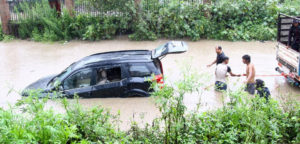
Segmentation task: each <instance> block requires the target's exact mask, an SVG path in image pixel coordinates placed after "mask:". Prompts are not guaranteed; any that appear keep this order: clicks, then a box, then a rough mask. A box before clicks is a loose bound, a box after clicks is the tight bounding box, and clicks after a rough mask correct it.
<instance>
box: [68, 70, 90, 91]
mask: <svg viewBox="0 0 300 144" xmlns="http://www.w3.org/2000/svg"><path fill="white" fill-rule="evenodd" d="M92 72H93V71H92V70H91V69H87V70H82V71H79V72H77V73H75V74H73V75H71V76H69V77H68V78H66V79H65V80H64V83H63V87H64V89H65V90H68V89H76V88H84V87H88V86H90V85H91V78H92Z"/></svg>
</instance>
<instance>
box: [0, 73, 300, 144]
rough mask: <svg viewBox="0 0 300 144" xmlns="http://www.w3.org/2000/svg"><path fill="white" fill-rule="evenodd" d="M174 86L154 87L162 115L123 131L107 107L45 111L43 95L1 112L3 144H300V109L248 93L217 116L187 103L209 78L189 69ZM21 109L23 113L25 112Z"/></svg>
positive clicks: (75, 106)
mask: <svg viewBox="0 0 300 144" xmlns="http://www.w3.org/2000/svg"><path fill="white" fill-rule="evenodd" d="M187 71H189V72H185V73H184V74H183V78H182V79H181V80H179V81H178V82H176V83H174V84H173V85H172V86H170V85H165V86H164V87H161V86H160V85H157V84H154V85H153V89H155V90H156V91H155V92H154V93H153V94H152V97H153V100H155V103H156V104H157V107H158V108H159V110H160V112H161V116H160V117H158V118H157V119H155V120H153V122H152V124H151V125H146V126H145V127H143V128H141V127H139V126H138V125H137V123H136V122H132V126H131V129H130V130H128V131H122V130H119V128H118V127H119V124H120V121H119V119H118V117H119V115H112V114H110V113H109V112H108V111H107V110H105V109H104V108H102V107H95V108H92V109H89V110H87V109H83V108H81V107H80V105H79V104H78V102H76V103H75V104H70V103H69V102H68V101H67V100H66V99H62V100H61V103H62V105H63V106H64V110H65V113H57V112H55V111H54V110H53V109H49V108H47V109H46V108H45V103H46V101H47V99H38V98H37V97H38V95H39V93H38V92H31V93H30V96H29V97H26V98H23V99H21V100H20V101H19V102H18V103H17V104H16V105H15V106H12V107H11V108H10V109H8V110H5V109H0V143H91V142H97V143H157V144H161V143H167V144H168V143H299V142H300V107H299V104H298V103H285V104H282V105H281V106H280V105H279V104H278V102H277V101H275V100H273V99H270V100H269V101H268V102H267V101H266V100H265V99H264V98H251V97H250V96H249V95H248V94H246V93H245V92H243V91H242V90H238V91H234V92H231V91H230V92H228V93H224V97H225V96H228V97H230V102H229V103H224V106H223V107H222V108H220V109H218V110H216V111H208V112H199V108H200V107H201V103H199V105H198V106H197V108H196V109H195V110H194V111H187V108H186V106H185V105H184V104H183V98H184V97H186V96H188V95H189V94H190V93H194V94H199V95H201V93H202V92H203V91H205V89H206V86H205V85H204V84H205V83H204V82H205V81H206V80H207V76H206V75H202V76H199V75H197V74H195V73H193V72H191V71H190V70H189V69H187ZM20 110H21V111H20Z"/></svg>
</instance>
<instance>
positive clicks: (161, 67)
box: [159, 61, 164, 75]
mask: <svg viewBox="0 0 300 144" xmlns="http://www.w3.org/2000/svg"><path fill="white" fill-rule="evenodd" d="M159 65H160V71H161V74H162V75H163V74H164V69H163V65H162V63H161V61H159Z"/></svg>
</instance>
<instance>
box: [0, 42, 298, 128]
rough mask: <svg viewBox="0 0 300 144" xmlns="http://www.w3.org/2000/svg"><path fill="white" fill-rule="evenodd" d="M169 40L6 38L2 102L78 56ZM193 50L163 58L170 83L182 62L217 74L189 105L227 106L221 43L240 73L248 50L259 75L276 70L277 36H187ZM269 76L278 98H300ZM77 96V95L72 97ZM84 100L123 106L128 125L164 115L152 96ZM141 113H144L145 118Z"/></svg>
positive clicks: (1, 46) (235, 81)
mask: <svg viewBox="0 0 300 144" xmlns="http://www.w3.org/2000/svg"><path fill="white" fill-rule="evenodd" d="M165 42H167V40H157V41H151V42H148V41H147V42H134V41H129V40H127V39H125V38H118V39H116V40H105V41H99V42H82V41H74V42H70V43H67V44H60V43H51V44H47V43H36V42H29V41H20V40H16V41H12V42H9V43H3V42H0V67H1V69H0V81H1V84H0V88H1V92H0V98H1V100H0V106H1V107H7V106H8V103H10V104H13V103H15V102H16V101H17V100H18V99H19V98H20V96H18V95H17V94H11V95H9V96H7V93H8V91H9V90H10V88H14V89H16V90H22V89H23V88H24V87H26V86H27V85H29V84H30V83H32V82H34V81H36V80H37V79H39V78H41V77H44V76H47V75H50V74H56V73H60V72H61V71H62V70H64V69H65V68H66V67H67V66H69V65H70V64H71V63H73V62H74V61H77V60H79V59H81V58H83V57H85V56H88V55H91V54H94V53H99V52H107V51H116V50H132V49H154V48H156V47H157V46H159V45H161V44H164V43H165ZM187 43H188V45H189V50H188V52H186V53H184V54H180V55H168V56H167V57H165V58H164V59H163V60H162V63H163V68H164V72H165V76H166V77H167V80H168V83H172V82H174V81H176V80H177V79H178V78H179V77H180V76H179V74H180V68H181V66H180V65H181V64H182V63H184V64H188V65H191V66H192V67H193V68H194V69H196V70H197V71H199V72H201V73H202V72H205V73H209V74H210V76H211V77H212V79H211V80H209V81H207V86H210V87H208V89H209V90H208V91H205V92H203V93H201V94H191V95H187V96H186V97H185V99H184V103H185V104H186V105H187V107H188V109H189V110H193V109H194V108H196V106H197V104H200V106H201V111H205V110H213V109H216V108H218V107H221V106H222V103H223V99H225V101H228V98H223V97H222V94H220V93H218V92H215V91H214V90H213V83H214V67H211V68H206V65H207V64H209V63H211V62H212V61H213V60H214V59H215V58H216V54H215V52H214V47H215V46H217V45H221V46H222V47H223V49H224V52H225V54H226V55H227V56H229V58H230V60H229V65H230V67H231V69H232V71H233V72H234V73H237V74H238V73H241V74H242V73H244V72H245V68H246V67H245V65H244V64H243V63H242V59H241V57H242V56H243V55H244V54H249V55H251V56H252V61H253V63H254V65H255V67H256V71H257V75H276V74H277V72H276V71H275V70H274V69H275V67H276V64H277V62H276V59H275V45H276V43H275V42H264V43H262V42H226V41H210V40H201V41H198V42H187ZM259 78H260V79H263V80H264V81H265V82H266V85H267V86H268V87H269V89H270V91H271V93H272V97H275V98H278V97H279V93H291V94H292V95H294V96H293V98H295V99H297V100H298V101H300V96H299V94H300V90H299V89H297V88H293V87H291V86H289V85H287V84H286V82H285V80H284V78H282V77H276V76H273V77H259ZM244 80H245V78H243V77H241V78H228V81H229V82H228V85H229V88H230V89H232V90H234V89H237V88H239V87H240V85H241V84H242V83H243V81H244ZM70 101H72V100H70ZM79 103H80V104H82V105H83V106H84V107H93V106H98V105H102V106H104V107H105V108H108V109H111V111H112V112H113V113H117V112H118V111H120V112H121V117H120V119H121V120H122V121H123V122H124V124H123V125H124V127H126V125H127V124H129V122H130V120H131V119H135V120H137V121H144V122H151V120H152V119H153V118H154V117H156V116H158V115H159V111H158V109H157V108H156V107H155V105H154V103H153V101H152V100H151V98H103V99H102V98H101V99H100V98H98V99H97V98H95V99H80V100H79ZM51 106H53V107H54V108H55V109H57V111H62V108H61V106H60V104H58V103H57V102H54V101H50V102H48V107H51ZM140 117H143V120H141V118H140Z"/></svg>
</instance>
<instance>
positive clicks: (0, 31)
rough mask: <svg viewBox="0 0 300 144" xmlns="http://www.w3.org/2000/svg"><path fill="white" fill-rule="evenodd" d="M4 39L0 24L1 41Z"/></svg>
mask: <svg viewBox="0 0 300 144" xmlns="http://www.w3.org/2000/svg"><path fill="white" fill-rule="evenodd" d="M3 39H4V34H3V32H2V25H1V24H0V41H2V40H3Z"/></svg>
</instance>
